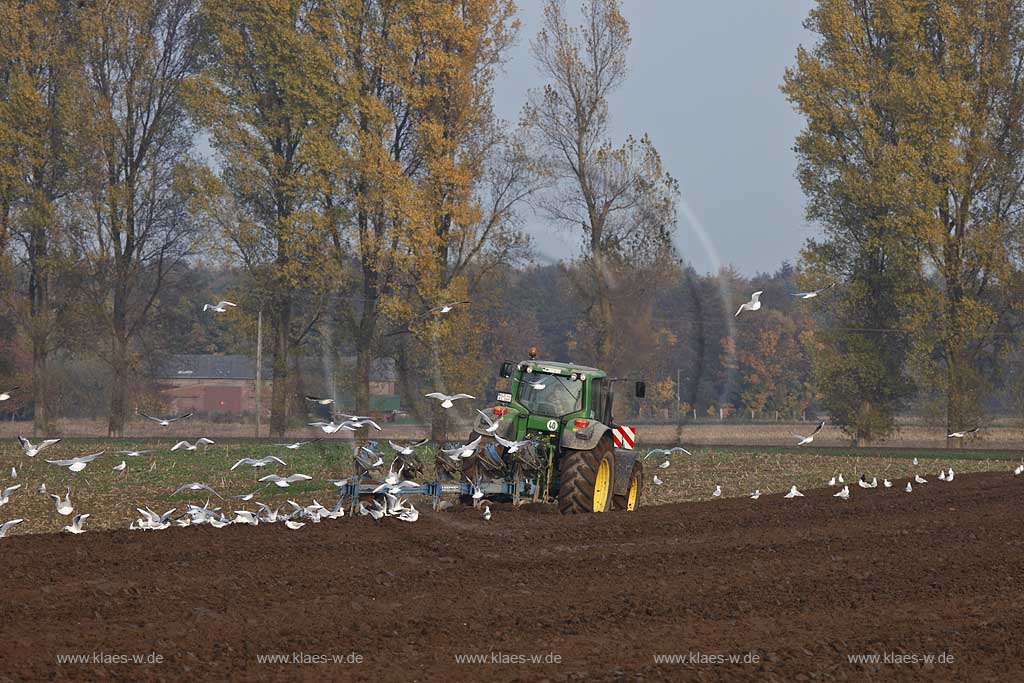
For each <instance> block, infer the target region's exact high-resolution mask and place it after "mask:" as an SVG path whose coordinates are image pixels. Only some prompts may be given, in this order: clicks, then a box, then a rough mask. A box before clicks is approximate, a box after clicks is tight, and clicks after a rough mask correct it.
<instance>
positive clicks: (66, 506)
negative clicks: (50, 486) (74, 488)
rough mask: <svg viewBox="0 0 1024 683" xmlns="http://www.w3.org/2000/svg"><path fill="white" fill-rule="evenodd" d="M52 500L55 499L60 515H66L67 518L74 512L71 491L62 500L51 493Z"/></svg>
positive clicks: (54, 502)
mask: <svg viewBox="0 0 1024 683" xmlns="http://www.w3.org/2000/svg"><path fill="white" fill-rule="evenodd" d="M50 498H53V505H54V507H56V508H57V514H58V515H64V516H65V517H66V516H68V515H70V514H71V513H72V512H74V510H75V508H74V506H73V505H71V489H68V491H67V494H65V496H64V498H61V497H60V496H58V495H57V494H56V493H51V494H50Z"/></svg>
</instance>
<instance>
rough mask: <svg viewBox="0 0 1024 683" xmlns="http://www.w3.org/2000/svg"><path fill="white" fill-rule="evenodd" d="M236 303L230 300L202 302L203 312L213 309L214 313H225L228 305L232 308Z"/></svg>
mask: <svg viewBox="0 0 1024 683" xmlns="http://www.w3.org/2000/svg"><path fill="white" fill-rule="evenodd" d="M237 305H238V304H233V303H231V302H230V301H218V302H217V303H215V304H203V312H204V313H205V312H206V311H213V312H214V313H226V312H227V310H228V307H229V306H230V307H231V308H234V307H235V306H237Z"/></svg>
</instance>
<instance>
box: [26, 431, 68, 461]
mask: <svg viewBox="0 0 1024 683" xmlns="http://www.w3.org/2000/svg"><path fill="white" fill-rule="evenodd" d="M18 441H20V442H21V450H23V451H25V455H27V456H28V457H30V458H34V457H36V456H37V455H39V451H41V450H43V449H44V448H46V447H48V446H52V445H53V444H55V443H60V439H44V440H42V441H40V442H39V445H38V446H33V445H32V442H31V441H29V440H28V439H26V438H25V437H23V436H21V435H20V434H19V435H18Z"/></svg>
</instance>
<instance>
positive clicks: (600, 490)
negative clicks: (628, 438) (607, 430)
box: [558, 438, 615, 515]
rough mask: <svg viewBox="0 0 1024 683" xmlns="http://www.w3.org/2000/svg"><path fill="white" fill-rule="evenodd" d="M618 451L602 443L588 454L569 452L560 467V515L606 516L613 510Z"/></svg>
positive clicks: (604, 441)
mask: <svg viewBox="0 0 1024 683" xmlns="http://www.w3.org/2000/svg"><path fill="white" fill-rule="evenodd" d="M614 484H615V451H614V449H613V448H612V442H611V439H607V438H604V439H601V440H600V441H599V442H598V444H597V446H595V447H594V448H593V449H592V450H589V451H576V450H567V451H565V453H563V454H562V457H561V459H560V461H559V464H558V511H559V512H561V513H562V514H563V515H573V514H579V513H585V512H607V511H609V510H611V508H612V487H613V486H614Z"/></svg>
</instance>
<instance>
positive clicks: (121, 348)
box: [107, 340, 128, 437]
mask: <svg viewBox="0 0 1024 683" xmlns="http://www.w3.org/2000/svg"><path fill="white" fill-rule="evenodd" d="M112 360H113V363H112V368H113V374H112V376H111V382H112V384H111V387H110V416H109V419H108V422H107V436H111V437H121V436H124V423H125V417H126V415H127V412H128V347H127V344H124V343H122V342H121V341H120V340H116V341H115V342H114V353H113V359H112Z"/></svg>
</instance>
